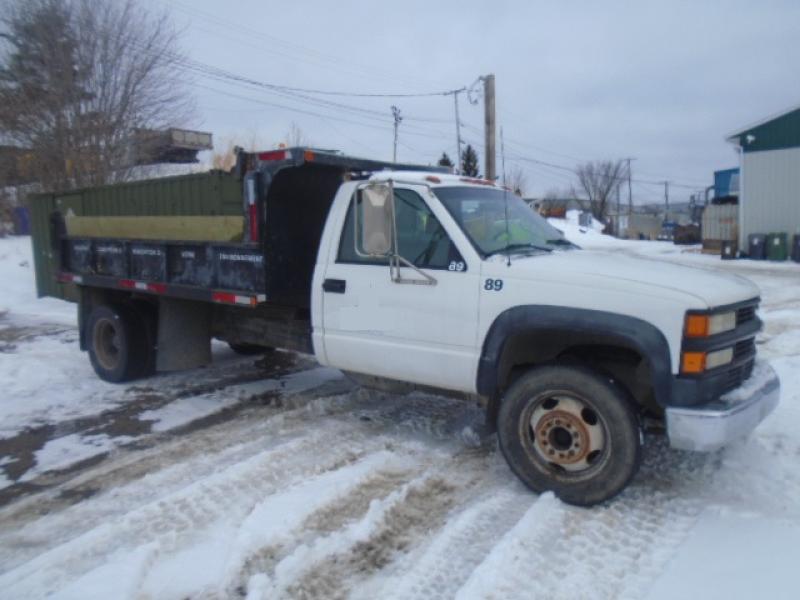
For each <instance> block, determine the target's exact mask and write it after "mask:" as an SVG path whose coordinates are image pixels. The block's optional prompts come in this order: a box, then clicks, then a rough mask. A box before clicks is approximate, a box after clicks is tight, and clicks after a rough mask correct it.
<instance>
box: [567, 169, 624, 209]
mask: <svg viewBox="0 0 800 600" xmlns="http://www.w3.org/2000/svg"><path fill="white" fill-rule="evenodd" d="M575 173H576V175H577V176H578V183H579V185H580V189H581V191H582V192H583V193H584V194H585V195H586V197H587V199H588V209H589V210H591V211H592V216H593V217H594V218H595V219H597V220H599V221H603V220H604V219H605V216H606V213H607V212H608V205H609V202H610V201H611V198H612V197H613V196H614V193H615V192H616V191H617V188H618V187H619V186H620V185H621V184H622V181H623V179H624V178H625V177H626V175H627V171H626V167H625V161H622V160H617V161H612V160H598V161H592V162H587V163H583V164H581V165H578V167H577V169H576V170H575ZM574 195H575V196H576V197H577V196H578V195H577V194H574Z"/></svg>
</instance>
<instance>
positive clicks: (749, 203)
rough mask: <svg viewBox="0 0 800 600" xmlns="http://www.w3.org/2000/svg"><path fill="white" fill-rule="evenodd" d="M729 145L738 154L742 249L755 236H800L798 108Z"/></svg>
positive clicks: (745, 131)
mask: <svg viewBox="0 0 800 600" xmlns="http://www.w3.org/2000/svg"><path fill="white" fill-rule="evenodd" d="M727 140H728V141H729V142H731V143H733V144H735V145H736V146H738V149H739V166H740V169H741V170H740V180H739V189H740V192H739V247H740V248H746V247H747V244H746V241H747V237H748V235H750V234H751V233H772V232H776V233H788V234H789V236H790V237H791V236H792V235H794V234H796V233H797V234H800V107H797V108H794V109H792V110H789V111H788V112H784V113H781V114H779V115H776V116H772V117H769V118H767V119H764V120H762V121H759V122H757V123H754V124H753V125H751V126H749V127H747V128H745V129H742V130H739V131H737V132H736V133H734V134H732V135H730V136H728V138H727Z"/></svg>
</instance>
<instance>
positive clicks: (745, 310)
mask: <svg viewBox="0 0 800 600" xmlns="http://www.w3.org/2000/svg"><path fill="white" fill-rule="evenodd" d="M757 308H758V305H757V304H751V305H750V306H743V307H742V308H740V309H738V310H737V311H736V326H737V327H738V326H739V325H743V324H745V323H747V322H748V321H752V320H753V319H755V318H756V309H757Z"/></svg>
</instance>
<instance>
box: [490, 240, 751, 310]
mask: <svg viewBox="0 0 800 600" xmlns="http://www.w3.org/2000/svg"><path fill="white" fill-rule="evenodd" d="M500 258H502V263H503V266H505V257H500ZM511 263H512V264H511V267H510V270H511V271H512V273H508V269H506V273H507V274H509V275H512V274H513V276H519V277H525V278H527V277H535V278H536V279H537V280H540V281H541V280H547V281H553V280H554V279H559V280H563V279H564V278H573V279H575V280H576V282H577V281H580V282H583V283H584V284H585V283H589V282H591V284H592V285H593V286H596V287H599V288H606V289H608V288H627V289H629V290H631V291H633V292H634V293H635V290H639V291H640V292H641V291H643V290H642V287H643V286H644V287H650V288H653V292H654V293H657V291H658V290H659V289H661V290H670V291H671V292H677V293H680V294H685V295H688V296H692V297H693V298H694V299H696V300H699V301H700V302H701V303H703V304H704V305H705V306H706V307H707V308H713V307H716V306H724V305H726V304H734V303H736V302H741V301H743V300H749V299H751V298H755V297H756V296H758V295H759V289H758V287H757V286H756V285H755V284H754V283H753V282H751V281H750V280H749V279H745V278H744V277H740V276H738V275H731V274H727V273H720V272H719V271H712V270H709V269H701V268H695V267H686V266H683V265H675V264H670V263H666V262H663V261H656V260H648V259H643V258H634V257H630V256H624V255H619V254H612V253H608V252H595V251H591V250H567V251H555V252H553V253H552V254H547V255H537V256H526V257H512V260H511ZM632 284H635V286H634V285H632Z"/></svg>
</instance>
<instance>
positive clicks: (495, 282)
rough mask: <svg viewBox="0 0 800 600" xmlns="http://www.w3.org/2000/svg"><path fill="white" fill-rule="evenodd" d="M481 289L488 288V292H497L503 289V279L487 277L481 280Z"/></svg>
mask: <svg viewBox="0 0 800 600" xmlns="http://www.w3.org/2000/svg"><path fill="white" fill-rule="evenodd" d="M483 289H485V290H488V291H490V292H499V291H500V290H502V289H503V280H502V279H487V280H486V281H484V282H483Z"/></svg>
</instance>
